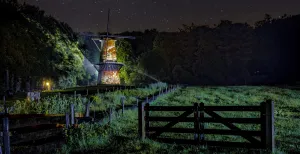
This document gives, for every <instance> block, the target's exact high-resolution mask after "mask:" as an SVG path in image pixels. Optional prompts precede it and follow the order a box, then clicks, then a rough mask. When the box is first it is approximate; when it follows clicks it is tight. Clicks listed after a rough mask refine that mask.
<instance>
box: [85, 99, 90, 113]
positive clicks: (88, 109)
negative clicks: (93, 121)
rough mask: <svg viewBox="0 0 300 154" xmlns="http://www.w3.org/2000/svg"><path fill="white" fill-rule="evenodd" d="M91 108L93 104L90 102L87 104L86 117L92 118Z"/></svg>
mask: <svg viewBox="0 0 300 154" xmlns="http://www.w3.org/2000/svg"><path fill="white" fill-rule="evenodd" d="M90 106H91V102H90V101H88V102H87V103H86V104H85V117H89V116H90Z"/></svg>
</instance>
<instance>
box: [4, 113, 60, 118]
mask: <svg viewBox="0 0 300 154" xmlns="http://www.w3.org/2000/svg"><path fill="white" fill-rule="evenodd" d="M4 117H8V118H9V119H28V118H45V117H46V118H48V117H65V115H64V114H8V115H0V118H4Z"/></svg>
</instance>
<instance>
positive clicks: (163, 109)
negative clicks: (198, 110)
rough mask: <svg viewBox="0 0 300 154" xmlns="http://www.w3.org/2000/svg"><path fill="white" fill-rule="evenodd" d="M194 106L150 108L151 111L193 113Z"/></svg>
mask: <svg viewBox="0 0 300 154" xmlns="http://www.w3.org/2000/svg"><path fill="white" fill-rule="evenodd" d="M193 108H194V107H193V106H150V107H149V109H148V110H149V111H193Z"/></svg>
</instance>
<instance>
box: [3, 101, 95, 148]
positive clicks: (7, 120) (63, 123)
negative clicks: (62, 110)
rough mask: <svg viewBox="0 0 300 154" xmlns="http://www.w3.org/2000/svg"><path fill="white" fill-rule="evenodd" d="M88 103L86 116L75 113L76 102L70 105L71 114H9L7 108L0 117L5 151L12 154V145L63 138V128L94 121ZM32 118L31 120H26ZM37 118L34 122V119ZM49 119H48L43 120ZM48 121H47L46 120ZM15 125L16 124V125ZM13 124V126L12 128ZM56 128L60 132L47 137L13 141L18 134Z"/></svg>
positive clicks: (31, 143)
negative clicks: (90, 116)
mask: <svg viewBox="0 0 300 154" xmlns="http://www.w3.org/2000/svg"><path fill="white" fill-rule="evenodd" d="M89 105H90V104H89V103H88V104H87V105H86V111H85V112H86V113H85V116H84V115H83V114H80V113H75V110H74V104H71V105H70V114H69V113H68V112H67V113H66V114H8V113H7V109H6V111H5V113H1V114H0V118H1V119H2V131H1V136H2V144H3V148H4V149H3V151H4V153H5V154H10V147H11V145H18V146H20V145H33V144H34V143H35V144H44V143H48V142H55V141H57V140H62V139H63V137H64V136H63V134H62V132H63V131H62V130H63V129H62V128H70V127H76V126H77V124H78V123H81V122H85V121H93V118H89V107H90V106H89ZM28 119H30V122H29V123H28V122H24V121H26V120H28ZM33 119H34V120H35V121H34V122H33V121H32V120H33ZM41 119H47V120H41ZM16 120H17V121H23V122H21V123H24V124H23V125H22V124H20V122H17V124H14V123H12V121H16ZM45 121H46V122H45ZM14 125H15V126H14ZM10 126H12V128H10ZM50 130H56V131H58V134H57V133H56V134H53V135H52V136H48V137H46V138H39V139H36V138H35V139H29V140H28V139H27V140H26V141H17V142H15V141H13V142H12V141H11V137H15V136H18V135H22V136H24V135H26V134H30V133H34V132H39V133H40V132H42V131H50ZM0 153H2V149H1V146H0Z"/></svg>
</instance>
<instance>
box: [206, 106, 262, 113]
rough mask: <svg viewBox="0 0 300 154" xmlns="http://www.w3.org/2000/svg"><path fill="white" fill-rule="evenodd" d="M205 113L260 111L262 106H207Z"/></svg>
mask: <svg viewBox="0 0 300 154" xmlns="http://www.w3.org/2000/svg"><path fill="white" fill-rule="evenodd" d="M204 110H205V111H258V112H259V111H260V106H205V107H204Z"/></svg>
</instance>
